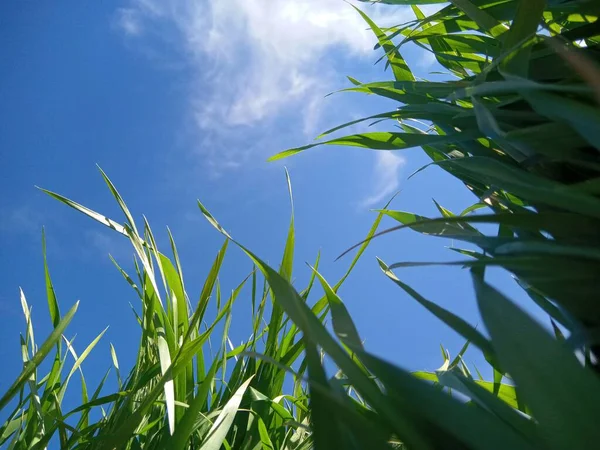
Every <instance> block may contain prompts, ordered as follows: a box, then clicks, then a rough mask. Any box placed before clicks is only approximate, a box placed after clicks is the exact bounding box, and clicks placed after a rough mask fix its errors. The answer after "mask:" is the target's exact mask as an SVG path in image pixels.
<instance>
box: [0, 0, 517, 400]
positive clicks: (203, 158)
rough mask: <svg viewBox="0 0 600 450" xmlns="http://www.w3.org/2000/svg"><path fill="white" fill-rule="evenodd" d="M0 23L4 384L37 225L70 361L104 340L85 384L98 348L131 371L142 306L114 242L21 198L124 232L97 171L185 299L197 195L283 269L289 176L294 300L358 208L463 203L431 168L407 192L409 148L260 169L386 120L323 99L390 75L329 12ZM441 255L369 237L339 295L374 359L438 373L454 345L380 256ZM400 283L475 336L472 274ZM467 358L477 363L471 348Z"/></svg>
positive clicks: (238, 269) (39, 317)
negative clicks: (325, 134)
mask: <svg viewBox="0 0 600 450" xmlns="http://www.w3.org/2000/svg"><path fill="white" fill-rule="evenodd" d="M363 8H365V6H364V5H363ZM366 9H367V11H368V12H369V14H371V15H372V16H373V17H375V18H376V19H377V20H379V21H384V22H387V23H393V22H403V21H405V20H407V19H408V18H409V17H411V16H410V15H409V14H410V13H409V11H408V10H406V9H402V8H394V9H390V8H387V9H384V8H373V7H370V8H366ZM0 17H1V19H0V23H1V26H0V54H1V55H2V58H3V64H2V66H1V67H0V100H1V101H0V151H1V156H0V158H1V167H2V169H1V170H2V177H0V187H1V188H2V192H4V195H3V196H2V199H1V200H0V246H1V248H2V251H1V252H0V273H2V281H3V282H2V283H1V284H0V312H1V317H2V326H1V327H0V340H1V342H2V346H1V347H0V357H1V358H2V360H3V361H9V363H8V368H7V369H5V370H4V371H3V372H2V374H1V375H0V385H1V386H0V389H4V387H2V386H6V384H7V383H9V382H10V381H11V380H12V378H13V377H14V375H15V374H16V373H17V372H18V371H19V368H20V353H19V345H18V333H19V332H21V331H22V330H24V328H25V323H24V319H23V316H22V313H21V309H20V304H19V296H18V288H19V286H21V287H22V288H23V289H24V291H25V294H26V296H27V299H28V302H29V304H30V305H33V308H34V312H33V316H34V323H35V324H36V326H37V329H36V333H37V336H38V337H37V339H38V340H41V339H42V338H43V337H44V336H46V335H47V334H48V332H49V330H50V320H49V316H48V312H47V308H46V299H45V288H44V278H43V266H42V257H41V227H42V226H45V227H46V234H47V241H48V257H49V263H50V268H51V273H52V276H53V280H54V284H55V288H56V290H57V293H58V296H59V301H60V304H61V307H62V311H63V312H64V311H66V310H67V309H68V308H69V307H70V306H71V305H72V304H73V303H74V302H75V301H76V300H81V305H80V309H79V312H78V314H77V316H76V318H75V320H74V322H73V323H72V325H71V327H70V328H69V330H68V335H69V336H73V335H75V334H77V339H76V341H75V347H76V348H78V349H79V350H81V349H83V348H85V346H87V344H88V343H89V342H90V341H91V340H92V339H93V338H94V337H95V336H96V335H97V334H98V333H99V332H100V331H101V330H102V329H104V328H105V327H106V326H110V328H109V331H108V332H107V334H106V335H105V337H104V338H103V340H102V342H101V344H99V345H98V347H97V348H96V350H95V353H94V355H93V357H92V359H91V360H89V361H88V362H87V363H86V365H84V371H85V372H86V375H88V374H89V376H91V378H92V379H94V377H98V376H99V374H100V373H101V372H102V373H103V372H104V370H105V369H106V368H107V367H108V365H109V361H110V356H109V353H108V343H109V342H113V343H114V345H115V347H116V348H117V351H118V353H119V355H120V358H121V365H122V367H124V368H126V369H129V367H130V366H131V364H132V362H133V355H134V351H135V348H136V345H137V339H138V333H137V329H136V325H135V320H134V317H133V314H132V313H131V310H130V307H129V302H131V303H133V304H135V302H136V296H135V293H134V292H133V291H132V290H131V289H130V288H129V286H128V285H127V284H126V283H125V281H124V280H123V279H122V278H121V277H120V275H119V274H118V272H117V271H116V269H115V268H114V266H112V264H111V263H110V261H109V258H108V254H109V253H111V254H112V255H113V256H115V258H117V260H119V261H120V262H122V263H123V264H124V265H125V266H129V265H130V261H131V256H132V250H131V249H130V248H129V247H128V244H127V242H126V241H125V240H124V239H121V238H120V237H119V236H117V235H114V234H113V233H111V231H110V230H108V229H104V228H102V227H101V226H100V225H99V224H96V223H93V222H92V221H91V220H89V219H87V218H85V217H83V216H82V215H79V214H77V213H76V212H74V211H72V210H70V209H68V208H67V207H65V206H63V205H60V204H58V203H57V202H56V201H54V200H52V199H50V198H49V197H47V196H45V195H44V194H42V193H41V192H39V191H38V190H36V189H35V188H34V185H38V186H42V187H45V188H48V189H50V190H53V191H56V192H59V193H61V194H64V195H66V196H67V197H70V198H72V199H74V200H76V201H78V202H80V203H83V204H85V205H86V206H88V207H90V208H92V209H95V210H96V211H99V212H102V213H104V214H106V215H107V216H109V217H111V218H113V219H115V220H118V221H121V222H122V221H123V220H124V219H123V218H122V216H121V215H120V214H119V211H118V208H117V206H116V204H115V203H114V201H113V200H112V199H111V196H110V194H109V192H108V190H107V189H106V187H105V186H104V184H103V182H102V179H101V177H100V176H99V174H98V172H97V170H96V167H95V164H99V165H100V166H101V167H102V168H103V169H104V170H105V171H106V172H107V173H108V175H109V176H110V177H111V178H112V180H113V182H114V183H115V184H116V185H117V187H118V188H119V190H120V191H121V193H122V195H123V196H124V198H125V199H126V201H127V202H128V204H129V206H130V208H131V209H132V211H133V212H134V214H135V216H136V218H139V219H140V220H141V215H142V214H145V215H146V216H147V217H148V219H149V221H150V223H151V224H152V226H153V230H154V232H155V233H156V234H157V235H158V236H159V240H160V242H162V243H163V248H166V245H167V243H166V241H165V237H166V231H165V229H166V228H165V227H166V226H167V225H168V226H169V227H170V228H171V230H172V232H173V234H174V235H175V239H176V241H177V244H178V248H179V251H180V253H181V256H182V263H183V267H184V275H185V277H186V282H187V285H188V289H189V293H190V295H191V296H192V298H193V297H194V296H196V295H197V293H198V292H199V289H200V286H201V283H202V281H203V279H204V276H205V274H206V273H207V270H208V267H209V265H210V264H211V262H212V259H213V258H214V255H215V253H216V251H217V250H218V248H219V246H220V245H221V243H222V240H221V237H220V236H219V235H218V234H217V233H216V232H215V231H214V230H213V229H212V228H211V227H210V225H208V224H207V223H206V222H205V221H204V219H203V218H202V216H201V214H200V212H199V210H198V209H197V207H196V203H195V200H196V199H198V198H199V199H201V200H202V202H203V203H204V204H205V205H207V207H208V208H209V209H210V210H211V212H212V213H213V214H214V215H215V216H216V217H217V218H218V219H219V221H220V222H221V223H222V224H223V225H224V226H225V227H226V228H227V229H228V230H229V231H230V232H231V233H232V234H233V236H234V237H236V238H237V239H238V240H239V241H241V242H243V243H244V244H245V245H247V246H248V247H249V248H251V249H253V250H254V251H255V252H256V253H257V254H259V255H260V256H261V257H263V258H264V259H266V260H268V261H271V262H272V263H273V264H276V263H277V261H278V260H279V258H280V254H281V252H282V249H283V244H284V240H285V235H286V232H287V224H288V221H289V213H290V212H289V201H288V198H287V191H286V184H285V175H284V168H283V167H284V164H285V165H286V166H287V167H288V169H289V171H290V174H291V178H292V183H293V190H294V197H295V207H296V211H295V212H296V231H297V252H296V277H297V280H298V283H299V287H300V288H301V287H303V286H302V283H303V281H304V280H306V277H307V276H308V273H309V269H308V268H307V267H306V266H305V265H304V262H311V263H312V262H313V261H314V259H315V256H316V254H317V252H318V251H319V250H321V252H322V266H321V268H322V270H321V272H322V273H323V274H324V275H325V277H326V278H328V279H330V280H335V279H336V277H339V275H341V274H342V273H343V272H344V270H345V268H346V267H347V265H348V264H349V262H350V258H346V259H343V260H342V261H340V262H337V263H334V262H333V260H334V258H335V257H336V256H337V255H338V254H339V253H340V252H341V251H343V250H344V249H345V248H347V247H348V246H350V245H352V244H354V243H356V242H357V241H359V240H360V239H361V237H362V236H364V235H365V233H366V232H367V230H368V228H369V227H370V224H371V222H372V221H373V220H374V218H375V214H374V213H373V212H371V211H370V209H371V208H377V207H381V206H383V204H384V203H385V202H386V201H387V199H388V198H389V197H390V196H391V195H392V194H393V193H394V192H396V191H397V190H399V189H401V190H402V193H401V194H400V195H399V196H398V197H397V199H396V200H395V202H394V204H393V206H394V208H395V209H402V210H408V211H413V212H417V213H420V214H423V215H431V216H433V215H436V211H435V209H434V206H433V203H432V201H431V199H432V198H435V199H436V200H437V201H439V202H440V203H441V204H442V205H444V206H445V207H447V208H449V209H451V210H454V211H460V210H462V209H463V208H465V207H467V206H469V205H470V204H471V203H474V202H475V200H476V199H475V198H474V197H472V195H471V194H469V193H468V192H467V190H466V189H465V188H464V187H463V186H462V185H460V183H458V182H456V181H455V180H454V179H452V178H451V177H450V176H448V175H446V174H445V173H443V172H442V171H440V170H437V169H435V168H432V169H429V170H427V171H425V172H422V173H421V174H420V175H419V176H417V177H415V178H412V179H411V180H410V181H407V177H408V175H409V174H410V173H412V172H413V171H414V170H416V169H418V168H419V167H421V166H422V165H424V164H426V163H427V162H428V160H427V158H426V156H425V155H424V154H422V152H421V151H420V150H419V149H413V150H409V151H405V152H402V153H401V154H392V153H386V152H370V151H366V150H359V149H347V148H331V147H327V148H322V149H315V150H312V151H308V152H306V153H304V154H301V155H299V156H296V157H295V158H292V159H288V160H285V161H283V162H281V163H279V162H278V163H267V162H265V161H266V158H267V157H268V156H270V155H272V154H274V153H276V152H278V151H281V150H284V149H286V148H289V147H293V146H297V145H302V144H305V143H308V142H310V140H312V139H313V138H314V136H316V135H317V134H318V133H319V132H321V131H323V130H325V129H327V128H328V127H330V126H333V125H335V124H338V123H342V122H345V121H348V120H351V119H354V118H358V117H361V116H365V115H368V114H371V113H375V112H382V111H385V110H391V109H392V108H395V106H396V105H394V104H393V103H386V102H384V101H381V100H376V99H373V98H369V97H365V96H360V95H356V94H339V95H335V96H331V97H327V98H324V97H325V95H326V94H327V93H329V92H331V91H334V90H336V89H338V88H342V87H345V86H347V84H348V82H347V81H346V79H345V76H346V75H351V76H353V77H355V78H358V79H360V80H383V79H387V78H389V77H390V75H389V74H386V73H383V67H382V66H381V65H377V66H374V64H373V63H374V62H375V61H376V60H377V58H378V56H379V55H378V54H376V53H375V52H373V51H372V47H373V45H374V40H373V37H372V36H371V35H370V34H369V32H368V31H367V30H365V25H364V24H363V23H362V22H361V19H360V17H359V16H358V15H357V14H356V12H355V11H354V10H352V8H351V7H350V6H349V5H348V4H346V3H344V2H343V1H341V0H302V1H297V2H278V3H275V2H266V1H259V0H227V1H214V2H191V1H189V2H188V1H183V2H181V1H162V0H161V1H158V0H133V1H130V2H115V1H110V0H104V1H97V2H72V3H70V4H69V6H65V5H62V6H59V5H57V4H55V3H51V2H3V3H2V6H0ZM405 56H406V58H407V59H408V60H409V62H410V64H411V65H412V66H413V67H414V68H416V69H415V70H416V71H417V72H418V73H420V75H422V76H426V75H427V73H428V71H430V70H433V66H432V65H431V64H432V61H431V58H430V57H429V56H428V55H426V54H423V53H422V52H420V51H417V50H415V49H409V50H408V51H407V53H406V55H405ZM390 126H391V124H388V127H390ZM358 129H359V128H355V130H358ZM386 223H387V224H388V225H391V224H392V223H391V222H386ZM450 244H451V243H450V242H445V241H444V240H440V239H436V238H431V237H430V238H428V237H423V236H420V235H417V234H416V233H412V232H410V231H404V232H400V233H395V234H391V235H388V236H385V237H382V238H380V239H378V240H377V241H376V242H374V244H373V245H372V248H371V249H370V250H369V251H368V252H367V253H366V254H365V256H364V257H363V259H362V261H361V262H360V264H359V266H358V267H357V269H356V270H355V272H354V273H353V275H352V276H351V278H350V279H349V280H348V282H347V284H346V285H345V287H344V288H343V289H342V291H341V295H342V298H343V299H344V301H345V302H346V304H347V305H348V308H349V309H350V311H351V313H352V315H353V317H354V319H355V321H356V324H357V327H358V329H359V332H360V334H361V336H362V337H363V338H364V339H365V340H366V345H367V348H369V349H370V350H371V351H373V352H374V353H377V354H379V355H382V356H384V357H386V358H388V359H391V360H393V361H394V362H397V363H398V364H401V365H402V366H404V367H408V368H410V369H434V368H436V367H438V366H439V365H440V364H441V358H440V353H439V350H438V349H439V344H440V343H443V344H444V345H445V346H446V347H447V348H448V349H449V350H450V351H451V352H452V353H453V354H455V353H456V351H458V349H459V348H460V347H461V346H462V344H463V342H462V340H461V339H460V338H459V337H457V336H456V335H454V334H453V333H452V332H451V331H450V330H449V329H447V328H446V327H445V326H444V325H442V324H441V323H439V322H438V321H437V320H436V319H435V318H433V317H432V316H431V315H429V314H428V313H427V312H426V311H425V310H423V309H422V308H421V307H419V306H418V305H416V304H415V302H414V301H412V300H411V299H409V298H408V297H407V296H406V295H404V294H403V293H401V292H400V291H399V290H398V289H397V288H395V286H393V285H392V284H391V283H390V282H389V280H387V279H386V278H385V277H384V276H383V274H381V272H380V271H379V269H378V267H377V264H376V261H375V256H379V257H381V258H382V259H384V260H385V261H386V262H388V263H392V262H397V261H400V260H450V259H456V257H455V254H454V253H453V252H450V251H448V250H447V249H446V248H445V246H447V245H450ZM250 269H251V265H250V263H249V261H248V260H247V258H246V257H245V256H244V255H242V254H241V253H240V252H237V251H235V250H234V249H232V251H230V254H229V256H228V258H227V260H226V263H225V269H224V272H223V273H222V277H221V283H222V286H223V288H224V290H225V291H228V290H230V289H232V288H233V287H234V286H235V285H236V284H237V282H239V281H240V280H241V279H242V278H243V277H244V276H245V275H246V274H247V273H248V272H249V271H250ZM493 275H494V276H493V278H492V279H493V280H494V281H495V282H496V284H499V285H500V286H501V287H502V288H503V289H504V290H505V291H507V292H509V293H510V294H513V295H515V296H519V295H520V296H522V294H520V292H519V291H518V289H516V288H515V286H514V283H513V282H512V281H511V280H510V278H509V277H508V276H507V275H505V274H501V273H499V272H497V273H494V274H493ZM399 276H400V277H401V278H402V279H403V280H404V281H406V282H408V283H409V284H410V285H412V286H413V287H414V288H415V289H417V290H419V291H420V292H421V293H422V294H424V295H425V296H426V297H427V298H430V299H431V300H434V301H436V302H438V303H439V304H441V305H443V306H445V307H448V308H451V309H452V310H453V311H455V312H457V313H459V314H461V315H462V316H463V317H465V318H467V319H469V320H471V321H473V322H477V320H478V319H477V313H476V309H475V303H474V297H473V293H472V289H471V284H470V279H469V275H468V272H466V271H464V270H461V269H459V268H456V267H454V268H428V269H422V268H421V269H411V270H404V271H402V272H401V273H399ZM246 298H247V297H246ZM240 302H241V303H243V302H244V299H241V300H240ZM236 320H237V321H238V322H237V323H239V324H240V325H239V328H236ZM243 323H244V317H243V313H241V314H239V315H238V317H235V316H234V324H233V326H234V328H233V339H234V340H238V341H239V340H241V339H244V338H246V337H247V336H246V335H245V333H244V332H242V330H244V331H245V328H244V326H243ZM470 360H473V361H480V359H479V358H478V357H477V355H476V353H475V352H473V353H471V357H470Z"/></svg>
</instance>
